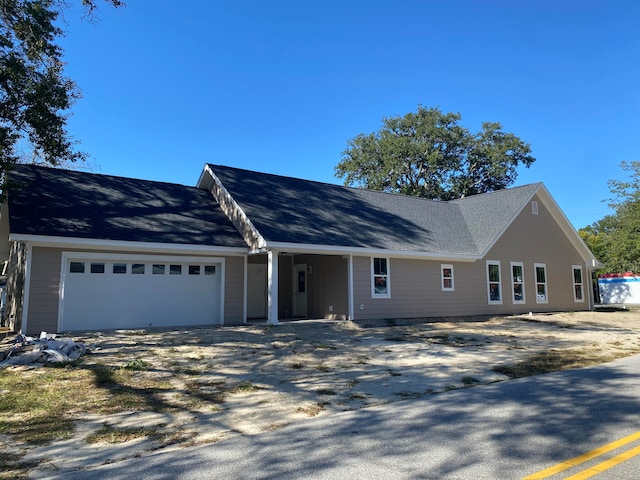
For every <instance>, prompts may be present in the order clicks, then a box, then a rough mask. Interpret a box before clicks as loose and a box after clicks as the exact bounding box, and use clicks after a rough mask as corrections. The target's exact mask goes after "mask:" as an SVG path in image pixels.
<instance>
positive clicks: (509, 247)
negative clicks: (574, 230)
mask: <svg viewBox="0 0 640 480" xmlns="http://www.w3.org/2000/svg"><path fill="white" fill-rule="evenodd" d="M538 212H539V213H538V215H533V214H532V213H531V208H530V207H527V208H525V209H524V210H523V211H522V213H521V214H520V215H519V216H518V218H516V219H515V220H514V222H513V223H512V224H511V226H510V227H509V229H508V230H507V231H506V232H505V233H504V234H503V235H502V236H501V238H500V239H499V241H498V242H497V243H496V244H495V245H494V246H493V247H492V248H491V250H490V251H489V252H488V254H487V255H486V256H485V258H483V259H482V260H478V261H475V262H450V261H442V262H440V261H427V260H414V259H405V258H390V259H389V287H390V291H391V296H390V298H372V295H371V258H370V257H354V258H353V275H354V281H353V284H354V314H355V318H356V319H365V318H414V317H439V316H468V315H494V314H512V313H525V312H545V311H575V310H588V309H589V308H590V302H589V298H590V296H591V281H590V278H591V273H590V271H588V270H587V268H586V267H585V265H584V263H583V260H582V258H581V257H580V255H579V253H578V252H577V251H576V250H575V249H574V248H573V246H572V245H571V243H570V242H569V240H568V239H567V237H566V236H565V235H564V233H563V232H562V231H561V229H560V228H559V226H558V225H557V223H556V222H555V220H554V219H553V218H552V217H551V215H550V214H549V212H548V211H547V210H546V209H545V208H544V206H543V204H542V202H541V201H539V202H538ZM487 260H495V261H499V262H500V279H501V284H502V304H489V294H488V285H487V264H486V261H487ZM511 262H522V263H523V270H524V292H525V301H526V303H523V304H518V303H514V302H513V299H512V293H511ZM534 263H542V264H545V265H546V273H547V297H548V303H538V302H537V301H536V289H535V271H534ZM442 264H452V265H453V276H454V290H453V291H443V290H442V287H441V265H442ZM573 265H581V266H582V275H583V295H584V301H583V302H576V301H575V300H574V290H573V288H574V286H573V270H572V266H573Z"/></svg>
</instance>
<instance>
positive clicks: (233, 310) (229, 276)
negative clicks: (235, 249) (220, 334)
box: [224, 257, 244, 325]
mask: <svg viewBox="0 0 640 480" xmlns="http://www.w3.org/2000/svg"><path fill="white" fill-rule="evenodd" d="M225 258H226V260H225V278H224V324H225V325H241V324H243V323H244V257H225Z"/></svg>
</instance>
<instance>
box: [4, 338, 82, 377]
mask: <svg viewBox="0 0 640 480" xmlns="http://www.w3.org/2000/svg"><path fill="white" fill-rule="evenodd" d="M93 348H95V346H93V345H85V344H84V343H80V342H75V341H74V340H72V339H70V338H61V339H56V336H55V335H49V334H47V332H42V333H41V334H40V338H33V337H27V336H25V335H18V336H17V337H16V339H15V341H14V342H13V344H12V345H11V347H10V348H9V349H8V350H6V351H4V352H0V360H1V361H0V368H6V367H8V366H12V365H31V366H34V367H35V366H37V367H41V366H44V365H46V364H49V363H63V362H72V361H74V360H77V359H78V358H80V357H81V356H83V355H84V354H85V353H87V352H90V351H91V350H92V349H93Z"/></svg>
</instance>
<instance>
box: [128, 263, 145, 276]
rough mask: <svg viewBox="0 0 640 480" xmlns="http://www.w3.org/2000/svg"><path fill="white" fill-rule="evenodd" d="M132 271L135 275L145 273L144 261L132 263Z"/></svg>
mask: <svg viewBox="0 0 640 480" xmlns="http://www.w3.org/2000/svg"><path fill="white" fill-rule="evenodd" d="M131 273H132V274H134V275H144V263H134V264H133V265H131Z"/></svg>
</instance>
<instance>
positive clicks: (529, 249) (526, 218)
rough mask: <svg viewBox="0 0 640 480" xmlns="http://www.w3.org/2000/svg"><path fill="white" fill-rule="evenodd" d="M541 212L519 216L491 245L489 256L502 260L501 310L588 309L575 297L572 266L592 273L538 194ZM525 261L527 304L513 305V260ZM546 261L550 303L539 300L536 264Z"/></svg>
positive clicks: (587, 294)
mask: <svg viewBox="0 0 640 480" xmlns="http://www.w3.org/2000/svg"><path fill="white" fill-rule="evenodd" d="M533 200H534V201H537V202H538V214H537V215H534V214H533V213H532V209H531V207H530V206H527V207H525V208H524V210H523V211H522V212H521V213H520V215H518V217H517V218H516V219H515V220H514V222H513V223H512V224H511V226H510V227H509V229H508V230H507V231H506V232H505V234H504V235H503V236H502V237H501V238H500V239H499V240H498V242H497V243H496V244H495V245H494V246H493V247H492V248H491V250H490V251H489V253H488V254H487V256H486V258H488V259H491V260H500V261H501V274H502V284H503V292H502V294H503V305H501V306H499V307H500V308H497V310H499V311H501V312H512V311H514V310H515V311H518V312H527V311H539V312H540V311H559V310H588V309H589V302H588V301H585V302H581V303H576V302H575V301H574V297H573V277H572V275H573V270H572V265H581V266H582V267H583V273H582V274H583V278H585V279H587V278H589V277H588V272H587V270H586V267H585V265H584V260H583V259H582V257H581V256H580V254H579V253H578V252H577V251H576V250H575V248H574V247H573V245H572V244H571V242H570V241H569V239H568V238H567V236H566V235H565V234H564V232H563V231H562V230H561V229H560V227H559V226H558V224H557V223H556V222H555V220H554V219H553V217H552V216H551V214H550V213H549V211H548V210H547V209H546V208H545V206H544V204H543V203H542V201H540V200H539V199H538V198H537V197H535V198H534V199H533ZM511 261H514V262H522V263H523V264H524V291H525V299H526V303H525V304H516V305H513V301H512V296H511V272H510V270H509V269H510V265H509V264H510V262H511ZM535 263H539V264H545V265H546V270H547V297H548V303H546V304H543V303H537V302H536V290H535V271H534V264H535ZM584 285H585V288H584V294H585V299H588V298H590V295H591V292H590V291H589V290H588V287H589V283H588V282H585V284H584Z"/></svg>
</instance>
